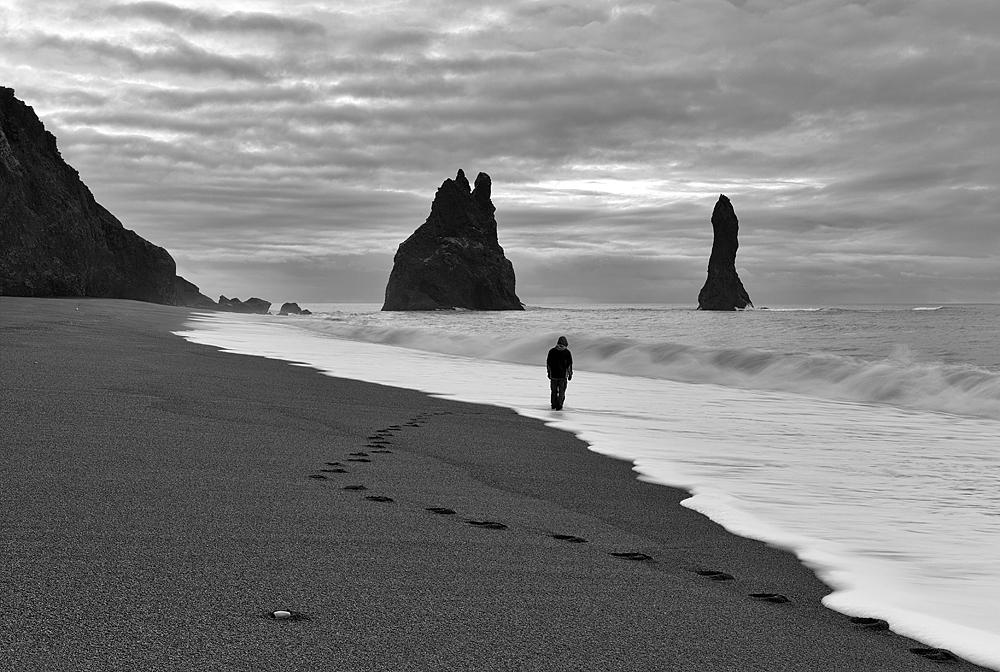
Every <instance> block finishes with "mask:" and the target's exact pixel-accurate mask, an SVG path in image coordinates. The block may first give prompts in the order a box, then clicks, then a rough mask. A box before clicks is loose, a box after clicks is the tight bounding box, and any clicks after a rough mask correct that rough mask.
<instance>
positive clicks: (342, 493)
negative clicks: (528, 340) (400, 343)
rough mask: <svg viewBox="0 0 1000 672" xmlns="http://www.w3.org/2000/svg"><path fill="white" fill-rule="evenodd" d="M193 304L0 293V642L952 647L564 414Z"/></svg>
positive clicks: (907, 665)
mask: <svg viewBox="0 0 1000 672" xmlns="http://www.w3.org/2000/svg"><path fill="white" fill-rule="evenodd" d="M188 315H190V311H188V310H185V309H180V308H171V307H164V306H156V305H151V304H144V303H138V302H128V301H110V300H68V299H67V300H62V299H50V300H39V299H14V298H0V372H2V377H0V432H2V434H0V436H2V448H0V455H2V457H3V465H4V468H3V470H2V472H0V504H2V506H3V511H4V516H3V518H2V523H0V545H2V553H3V558H4V561H3V563H0V585H2V591H0V670H178V669H184V670H279V669H281V670H289V669H295V670H352V671H353V670H359V671H367V670H372V671H374V670H545V671H554V670H691V671H707V672H712V671H716V670H727V671H728V670H732V671H737V670H739V671H756V670H761V671H763V670H767V671H774V670H803V671H813V670H816V671H819V670H822V671H832V672H835V671H840V670H843V671H844V672H848V671H850V672H857V671H865V670H886V671H889V670H892V671H894V672H897V671H908V670H929V669H936V664H935V662H934V661H933V660H932V659H929V658H927V657H925V656H924V655H920V654H918V653H914V652H912V651H911V649H914V648H925V647H924V646H923V645H922V644H920V643H918V642H914V641H912V640H908V639H906V638H903V637H899V636H897V635H894V634H892V633H891V632H887V631H884V630H879V629H877V628H871V627H865V626H864V625H861V624H857V623H853V622H852V621H851V619H849V618H848V617H846V616H843V615H841V614H837V613H835V612H832V611H830V610H827V609H825V608H824V607H822V605H821V604H820V599H821V598H822V596H823V595H824V594H826V593H827V592H828V590H827V588H826V587H825V586H824V585H823V584H822V583H821V582H819V581H818V580H817V579H816V578H815V577H814V576H813V574H812V573H811V572H810V571H809V570H808V569H806V568H805V567H803V566H802V565H801V564H800V563H799V562H798V561H797V560H796V559H795V558H794V557H793V556H792V555H790V554H788V553H785V552H783V551H779V550H776V549H773V548H770V547H768V546H767V545H765V544H761V543H758V542H755V541H751V540H747V539H742V538H740V537H735V536H733V535H730V534H728V533H726V532H725V531H724V530H723V529H722V528H720V527H719V526H717V525H715V524H714V523H712V522H711V521H709V520H708V519H706V518H704V517H702V516H700V515H699V514H697V513H694V512H693V511H690V510H688V509H685V508H683V507H681V506H679V504H678V502H679V501H680V500H681V499H683V498H684V497H685V496H686V495H685V493H684V492H682V491H679V490H675V489H671V488H666V487H663V486H658V485H651V484H647V483H642V482H640V481H638V480H636V479H635V477H634V473H633V472H632V471H631V465H630V464H628V463H626V462H621V461H617V460H613V459H609V458H607V457H603V456H600V455H597V454H595V453H592V452H590V451H588V450H587V448H586V445H585V444H583V443H582V442H580V441H579V440H577V439H576V438H575V437H573V436H572V435H570V434H567V433H564V432H560V431H557V430H554V429H550V428H546V427H545V426H544V425H542V423H541V422H538V421H535V420H530V419H526V418H523V417H520V416H517V415H516V414H514V413H513V412H512V411H508V410H505V409H499V408H493V407H486V406H476V405H472V404H463V403H458V402H450V401H443V400H440V399H434V398H431V397H428V396H426V395H424V394H421V393H418V392H413V391H408V390H400V389H395V388H389V387H382V386H378V385H372V384H368V383H359V382H355V381H350V380H344V379H337V378H332V377H329V376H325V375H322V374H320V373H318V372H316V371H313V370H311V369H308V368H304V367H297V366H292V365H289V364H287V363H284V362H278V361H273V360H267V359H262V358H257V357H248V356H244V355H234V354H227V353H222V352H219V351H218V350H215V349H214V348H210V347H206V346H200V345H193V344H190V343H188V342H186V341H184V340H183V339H181V338H179V337H177V336H174V335H172V334H171V333H170V332H171V331H176V330H180V329H182V328H183V324H184V321H185V320H186V318H187V317H188ZM275 319H294V318H278V317H275ZM379 365H380V364H379V362H373V363H372V366H379ZM544 393H545V390H543V391H542V392H541V394H544ZM361 453H364V454H361ZM435 509H436V510H435ZM751 595H757V596H758V598H754V597H751ZM761 595H764V596H767V595H772V596H778V597H772V598H769V599H761V598H760V596H761ZM781 598H786V599H787V601H783V600H782V599H781ZM279 609H280V610H288V611H289V612H291V614H292V618H288V619H281V620H275V619H273V618H271V617H269V614H270V613H271V612H273V611H275V610H279ZM947 667H948V668H949V669H955V670H974V669H982V668H978V667H976V666H973V665H971V664H969V663H966V662H963V661H959V662H957V663H954V664H950V665H947Z"/></svg>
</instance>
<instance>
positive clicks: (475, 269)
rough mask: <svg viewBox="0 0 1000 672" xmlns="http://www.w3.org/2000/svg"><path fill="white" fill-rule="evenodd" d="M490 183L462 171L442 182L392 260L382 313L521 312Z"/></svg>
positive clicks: (484, 176) (511, 265) (487, 176)
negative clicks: (500, 237) (417, 225)
mask: <svg viewBox="0 0 1000 672" xmlns="http://www.w3.org/2000/svg"><path fill="white" fill-rule="evenodd" d="M490 190H491V181H490V176H489V175H487V174H486V173H479V176H478V177H476V184H475V189H470V187H469V180H468V179H466V177H465V173H464V172H463V171H462V170H459V171H458V175H457V176H456V177H455V179H454V180H445V181H444V183H443V184H442V185H441V187H440V188H439V189H438V190H437V194H435V196H434V202H433V203H432V204H431V214H430V215H429V216H428V217H427V221H426V222H424V223H423V224H422V225H421V226H420V228H418V229H417V230H416V231H414V232H413V234H412V235H411V236H410V237H409V238H407V239H406V240H404V241H403V242H402V243H400V245H399V249H398V250H397V251H396V256H395V258H394V259H393V266H392V273H391V274H390V275H389V282H388V284H387V285H386V288H385V304H384V305H383V306H382V310H448V309H455V308H466V309H469V310H524V306H523V305H522V304H521V300H520V299H518V298H517V295H516V294H515V293H514V266H513V264H511V263H510V261H509V260H508V259H507V258H506V257H505V256H504V253H503V248H502V247H500V243H499V242H498V241H497V220H496V218H495V217H494V213H495V212H496V208H495V207H494V206H493V201H491V200H490Z"/></svg>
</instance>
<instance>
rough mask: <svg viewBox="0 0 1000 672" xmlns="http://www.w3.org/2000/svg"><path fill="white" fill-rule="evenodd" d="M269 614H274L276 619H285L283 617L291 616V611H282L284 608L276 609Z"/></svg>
mask: <svg viewBox="0 0 1000 672" xmlns="http://www.w3.org/2000/svg"><path fill="white" fill-rule="evenodd" d="M271 615H272V616H274V617H275V618H277V619H285V618H291V617H292V612H290V611H284V610H278V611H272V612H271Z"/></svg>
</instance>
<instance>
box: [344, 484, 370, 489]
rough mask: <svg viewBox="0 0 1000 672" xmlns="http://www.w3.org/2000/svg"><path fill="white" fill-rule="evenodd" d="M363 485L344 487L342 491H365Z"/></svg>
mask: <svg viewBox="0 0 1000 672" xmlns="http://www.w3.org/2000/svg"><path fill="white" fill-rule="evenodd" d="M367 489H368V488H366V487H365V486H363V485H345V486H344V490H367Z"/></svg>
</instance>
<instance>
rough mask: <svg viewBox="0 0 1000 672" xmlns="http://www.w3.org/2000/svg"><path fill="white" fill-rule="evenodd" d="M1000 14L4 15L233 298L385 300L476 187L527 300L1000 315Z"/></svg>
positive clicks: (390, 11) (838, 9) (92, 182)
mask: <svg viewBox="0 0 1000 672" xmlns="http://www.w3.org/2000/svg"><path fill="white" fill-rule="evenodd" d="M997 25H1000V4H998V3H996V2H995V0H960V1H958V2H950V3H941V2H936V1H934V0H912V1H909V0H908V1H902V0H899V1H896V0H873V1H870V2H864V1H859V2H847V1H842V0H837V1H834V0H815V1H813V2H807V3H800V2H790V1H789V2H785V1H782V0H746V1H745V2H724V1H723V0H678V1H676V2H650V3H640V2H633V3H611V2H597V1H592V2H573V3H558V2H544V1H521V2H506V3H498V4H496V5H495V6H489V7H486V6H481V5H470V4H461V3H460V4H458V5H456V4H455V3H444V2H434V1H428V2H416V1H412V2H408V1H393V2H368V3H364V6H363V7H362V8H359V7H358V6H357V3H351V2H342V3H337V2H324V3H320V4H317V3H313V2H308V3H307V2H297V1H291V2H271V1H249V2H248V1H242V2H238V3H237V2H212V3H207V2H180V1H177V2H159V1H150V2H134V3H113V2H98V1H93V0H85V1H83V2H80V1H78V0H77V1H73V2H68V1H67V2H63V1H60V0H44V1H43V2H28V1H24V2H22V1H20V0H17V1H15V2H13V3H6V4H4V5H2V6H0V41H2V43H3V44H4V49H3V50H0V72H3V73H4V74H5V81H3V82H0V83H2V84H4V85H7V86H11V87H13V88H15V90H16V92H17V95H18V97H20V98H21V99H22V100H25V101H26V102H27V103H28V104H30V105H32V106H33V107H34V108H35V110H36V112H38V114H39V116H40V117H41V118H42V120H43V121H44V122H45V124H46V126H47V127H48V128H49V130H51V131H52V132H53V133H54V134H55V135H56V136H57V138H58V139H59V145H60V150H61V151H62V153H63V156H64V157H65V158H66V159H67V161H68V162H69V163H71V164H72V165H73V166H74V167H75V168H77V169H78V170H79V171H80V173H81V176H82V177H83V179H84V180H85V182H86V183H87V184H88V185H89V186H90V187H91V189H92V190H93V191H94V193H95V196H96V197H97V199H98V200H99V201H100V202H101V203H102V204H103V205H105V206H106V207H108V208H109V209H110V210H111V211H112V212H114V213H115V214H116V216H118V217H119V218H120V219H121V220H122V221H123V222H124V223H125V224H126V226H128V227H129V228H132V229H135V230H136V231H137V232H138V233H140V235H143V236H144V237H146V238H147V239H149V240H151V241H153V242H155V243H157V244H159V245H161V246H163V247H166V248H167V249H168V250H170V252H171V253H172V254H173V255H174V257H175V259H176V260H177V262H178V269H179V272H180V273H181V274H182V275H184V276H185V277H187V278H188V279H190V280H192V281H193V282H195V283H196V284H198V285H200V286H201V287H202V289H203V290H204V291H205V292H206V293H209V294H211V295H217V294H220V293H225V294H227V295H232V294H239V295H244V294H246V295H250V294H255V295H258V296H264V297H265V298H270V299H271V300H274V301H283V300H300V301H351V300H363V301H373V302H374V301H379V300H380V299H381V295H382V291H383V289H384V286H385V280H386V279H387V278H388V274H389V270H390V269H391V264H392V254H393V253H394V251H395V247H396V245H398V243H399V242H401V241H402V240H403V239H405V238H406V237H407V236H408V235H409V234H410V233H411V232H412V231H413V229H415V228H416V227H417V226H419V225H420V224H421V223H422V222H423V220H424V219H425V218H426V216H427V214H428V212H429V208H430V201H431V199H432V198H433V194H434V192H435V190H436V188H437V186H438V185H440V183H441V182H442V181H443V180H444V179H446V178H448V177H452V176H454V174H455V172H456V171H457V169H458V168H464V169H465V171H466V172H467V173H470V174H473V175H474V174H475V173H476V172H478V171H485V172H488V173H489V174H490V175H491V176H492V178H493V184H494V190H493V198H494V202H495V204H496V205H497V208H498V211H497V219H498V223H499V227H500V242H501V244H502V245H503V246H504V248H505V250H506V252H507V256H508V257H509V258H510V259H511V260H512V261H513V263H514V266H515V270H516V271H517V274H518V293H519V294H520V295H521V297H522V299H525V300H526V301H528V302H529V303H531V302H532V301H535V302H545V301H553V300H565V301H616V302H669V303H689V304H694V303H695V301H696V297H697V293H698V290H699V289H700V287H701V284H702V283H703V282H704V277H705V267H706V265H707V260H708V254H709V251H710V249H711V226H710V223H709V218H710V216H711V212H712V206H713V205H714V202H715V200H716V199H717V198H718V195H719V194H720V193H725V194H726V195H727V196H729V197H730V198H731V199H732V201H733V204H734V207H735V208H736V212H737V214H738V216H739V217H740V222H741V248H740V253H739V256H738V257H737V263H738V268H739V271H740V274H741V276H742V277H743V279H744V284H745V285H746V287H747V289H748V291H749V292H750V295H751V297H752V298H753V299H754V301H755V302H756V303H758V304H759V305H769V304H770V305H780V304H796V303H797V304H803V303H823V304H838V303H853V302H949V301H953V302H963V301H998V300H1000V282H998V279H1000V278H998V268H1000V264H998V261H1000V254H998V252H1000V250H998V242H1000V240H998V227H997V224H996V212H997V211H998V205H1000V202H998V200H1000V199H998V189H1000V185H998V177H1000V152H998V151H997V150H998V139H1000V133H998V131H1000V122H998V115H997V114H996V111H997V110H998V109H1000V105H998V103H1000V70H998V69H997V68H996V63H998V62H1000V34H998V33H997V31H996V30H995V28H996V26H997Z"/></svg>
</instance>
